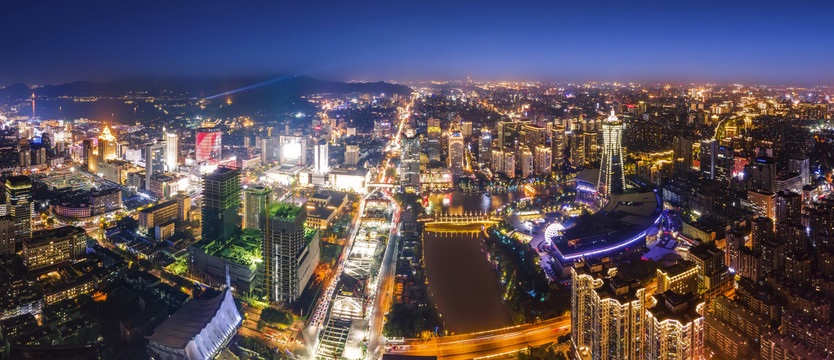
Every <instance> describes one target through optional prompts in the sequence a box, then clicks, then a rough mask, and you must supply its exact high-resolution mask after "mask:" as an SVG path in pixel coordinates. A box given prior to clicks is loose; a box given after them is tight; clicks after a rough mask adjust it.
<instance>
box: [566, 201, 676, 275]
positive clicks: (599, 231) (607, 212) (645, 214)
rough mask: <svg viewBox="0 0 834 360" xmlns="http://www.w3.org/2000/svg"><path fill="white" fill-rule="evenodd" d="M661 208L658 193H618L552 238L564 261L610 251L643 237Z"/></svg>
mask: <svg viewBox="0 0 834 360" xmlns="http://www.w3.org/2000/svg"><path fill="white" fill-rule="evenodd" d="M662 210H663V204H662V203H661V201H660V198H659V197H658V195H657V193H655V192H645V193H632V194H617V195H614V196H612V198H611V200H609V201H608V203H607V204H606V205H605V207H603V209H602V210H601V211H599V212H597V213H596V214H587V215H582V216H580V217H579V218H577V220H576V224H575V225H574V226H572V227H570V228H568V229H564V230H562V231H560V232H559V233H560V234H556V233H552V234H554V235H556V236H555V237H551V238H549V239H550V241H552V242H553V243H554V244H555V245H556V249H557V250H558V252H559V254H558V255H559V256H560V257H561V258H562V259H564V260H572V259H577V258H580V257H588V256H594V255H602V254H606V253H611V252H614V251H617V250H619V249H621V248H626V247H628V246H630V245H632V244H634V243H636V242H638V241H640V240H642V239H644V238H645V237H646V231H647V230H648V229H649V228H650V227H652V226H653V225H656V224H657V222H658V221H659V220H660V214H661V212H662Z"/></svg>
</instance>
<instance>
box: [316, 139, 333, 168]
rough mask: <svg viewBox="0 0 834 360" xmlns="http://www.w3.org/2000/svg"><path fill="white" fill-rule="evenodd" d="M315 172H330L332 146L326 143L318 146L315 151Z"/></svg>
mask: <svg viewBox="0 0 834 360" xmlns="http://www.w3.org/2000/svg"><path fill="white" fill-rule="evenodd" d="M314 152H315V154H314V160H315V161H314V164H313V170H314V171H315V172H316V173H319V174H327V173H328V172H330V145H328V144H327V143H326V142H325V143H323V144H318V145H316V147H315V149H314Z"/></svg>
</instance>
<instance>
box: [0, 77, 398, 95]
mask: <svg viewBox="0 0 834 360" xmlns="http://www.w3.org/2000/svg"><path fill="white" fill-rule="evenodd" d="M272 79H275V78H273V77H239V78H215V79H212V78H132V79H122V80H115V81H110V82H103V83H94V82H89V81H76V82H71V83H66V84H58V85H45V86H41V87H37V88H34V89H30V88H29V87H28V86H26V85H24V84H20V83H18V84H13V85H9V86H6V87H4V88H2V89H0V101H16V100H22V99H26V98H29V97H31V96H32V93H34V94H36V95H37V96H39V97H42V96H43V97H59V96H109V97H118V96H124V95H129V94H135V93H146V94H148V95H152V96H172V97H176V96H182V97H192V98H203V97H207V96H211V95H216V94H221V93H224V92H228V91H232V90H235V89H240V88H244V87H247V86H251V85H254V84H260V83H266V82H269V81H270V80H272ZM354 92H355V93H374V94H379V93H386V94H401V95H408V94H410V93H411V88H409V87H407V86H404V85H397V84H389V83H385V82H373V83H352V82H351V83H347V82H341V81H326V80H318V79H313V78H310V77H306V76H288V77H286V79H283V80H281V81H274V82H271V83H266V84H264V85H263V86H260V87H254V88H252V89H249V90H245V91H241V92H238V93H235V95H234V96H235V97H249V96H252V97H261V96H266V97H299V96H305V95H310V94H315V93H336V94H346V93H354Z"/></svg>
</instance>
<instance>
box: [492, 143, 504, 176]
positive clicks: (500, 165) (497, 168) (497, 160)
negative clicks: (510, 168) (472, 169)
mask: <svg viewBox="0 0 834 360" xmlns="http://www.w3.org/2000/svg"><path fill="white" fill-rule="evenodd" d="M490 157H491V164H490V166H489V168H490V170H492V172H493V173H500V172H503V171H504V152H503V151H501V150H499V149H492V154H490Z"/></svg>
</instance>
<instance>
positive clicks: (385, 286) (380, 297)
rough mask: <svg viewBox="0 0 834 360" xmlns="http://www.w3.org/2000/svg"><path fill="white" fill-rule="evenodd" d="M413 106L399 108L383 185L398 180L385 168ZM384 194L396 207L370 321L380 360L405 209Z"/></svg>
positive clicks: (372, 352) (371, 350)
mask: <svg viewBox="0 0 834 360" xmlns="http://www.w3.org/2000/svg"><path fill="white" fill-rule="evenodd" d="M413 104H414V97H412V98H411V101H410V102H409V104H408V105H406V106H405V108H398V111H399V112H400V114H399V119H400V124H399V126H398V127H397V134H396V135H395V136H394V138H393V139H391V142H390V143H389V144H388V146H387V147H386V156H385V158H386V159H385V165H384V166H383V167H382V169H381V170H380V178H379V180H378V181H379V182H380V183H387V182H393V181H396V180H395V179H386V178H385V169H387V168H388V166H389V164H390V163H391V157H392V156H393V153H394V152H396V151H398V150H399V147H400V138H401V136H402V132H403V129H404V128H405V123H406V121H408V119H409V118H410V117H411V110H410V109H411V106H412V105H413ZM382 194H383V195H385V198H386V199H388V201H390V202H391V204H392V205H393V206H394V218H393V221H392V224H391V230H390V232H389V233H388V246H387V248H386V249H385V253H384V255H383V258H382V263H381V265H380V268H379V276H378V277H377V285H376V294H375V295H374V299H373V304H372V309H371V314H370V319H369V320H368V328H369V329H368V330H369V334H368V354H367V357H366V358H367V359H377V358H379V357H380V355H381V350H382V346H381V340H382V326H383V324H384V323H385V315H386V314H388V311H389V310H390V306H391V302H392V301H391V300H392V299H391V295H392V294H393V293H394V284H395V283H396V281H395V280H394V275H395V273H396V265H397V260H396V254H397V242H398V241H399V237H398V236H397V234H396V232H397V226H398V224H399V220H400V214H401V211H402V209H400V206H399V204H397V202H396V201H395V200H394V198H393V197H391V194H390V193H389V192H388V189H384V190H383V191H382Z"/></svg>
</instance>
